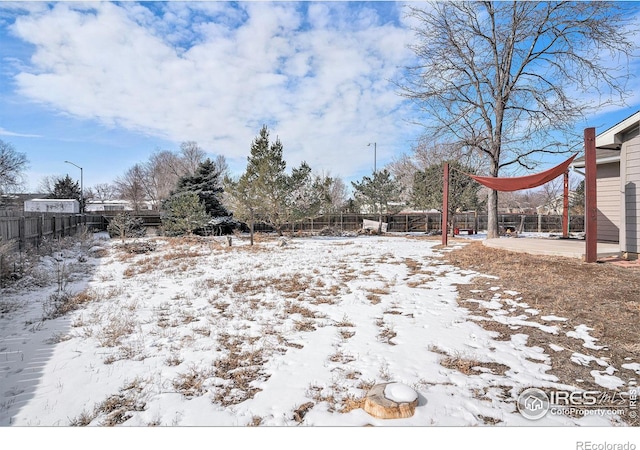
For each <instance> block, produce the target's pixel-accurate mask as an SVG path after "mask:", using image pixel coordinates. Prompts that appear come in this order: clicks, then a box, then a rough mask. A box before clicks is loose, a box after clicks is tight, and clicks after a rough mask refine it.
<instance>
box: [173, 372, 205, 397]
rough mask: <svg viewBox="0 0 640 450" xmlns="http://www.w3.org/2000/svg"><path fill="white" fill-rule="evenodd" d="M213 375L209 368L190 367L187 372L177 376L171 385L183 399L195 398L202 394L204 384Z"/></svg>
mask: <svg viewBox="0 0 640 450" xmlns="http://www.w3.org/2000/svg"><path fill="white" fill-rule="evenodd" d="M213 373H214V371H213V370H212V369H211V368H210V367H207V368H200V367H196V366H193V365H192V366H191V367H189V370H187V372H185V373H181V374H178V376H177V377H176V378H175V379H174V380H173V382H172V384H173V387H174V389H175V390H176V391H177V392H179V393H181V394H182V395H184V396H185V397H187V398H191V397H197V396H200V395H202V394H203V393H204V390H205V389H204V383H205V381H206V380H207V379H209V378H210V377H211V376H213Z"/></svg>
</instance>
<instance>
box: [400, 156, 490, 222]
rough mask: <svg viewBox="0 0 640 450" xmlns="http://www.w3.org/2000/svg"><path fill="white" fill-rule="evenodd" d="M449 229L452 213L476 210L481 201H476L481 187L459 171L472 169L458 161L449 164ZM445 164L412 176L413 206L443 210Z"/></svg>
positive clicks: (479, 207) (436, 165) (435, 165)
mask: <svg viewBox="0 0 640 450" xmlns="http://www.w3.org/2000/svg"><path fill="white" fill-rule="evenodd" d="M449 168H450V170H449V224H448V225H449V226H450V227H451V229H452V230H453V224H454V222H453V221H454V217H455V216H454V214H455V213H456V212H458V211H469V210H478V209H481V208H483V207H484V202H482V201H480V200H479V198H478V191H479V190H480V187H481V186H480V184H478V183H477V182H476V181H474V180H473V179H472V178H470V177H468V176H467V175H465V174H464V173H462V172H466V173H470V174H475V170H474V169H473V168H471V167H466V166H463V165H462V164H460V163H459V162H457V161H449ZM443 170H444V162H441V163H439V164H434V165H431V166H429V167H428V168H427V169H426V170H424V171H422V170H419V171H417V172H416V173H415V175H414V183H413V192H412V194H411V204H412V206H414V207H416V208H420V209H437V210H441V209H442V192H443V181H444V180H443Z"/></svg>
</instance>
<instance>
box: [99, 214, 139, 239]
mask: <svg viewBox="0 0 640 450" xmlns="http://www.w3.org/2000/svg"><path fill="white" fill-rule="evenodd" d="M107 232H108V233H109V236H111V237H112V238H114V237H119V238H120V239H122V240H124V239H125V238H130V237H133V238H136V237H142V236H144V235H145V234H146V232H147V230H146V229H145V227H144V222H143V221H142V219H140V218H137V217H132V216H131V215H130V214H129V213H122V214H118V215H117V216H115V217H113V218H112V219H111V220H110V221H109V225H107Z"/></svg>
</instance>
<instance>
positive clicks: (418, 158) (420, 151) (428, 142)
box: [387, 136, 482, 203]
mask: <svg viewBox="0 0 640 450" xmlns="http://www.w3.org/2000/svg"><path fill="white" fill-rule="evenodd" d="M445 161H457V162H458V163H460V165H461V166H464V167H468V168H471V169H472V170H473V171H474V173H478V172H479V171H480V170H481V168H482V160H481V159H480V158H478V157H477V155H475V154H474V153H470V152H467V151H466V149H464V148H462V147H461V146H460V145H456V144H450V143H442V142H434V141H433V140H432V139H430V138H429V137H427V136H424V137H422V138H421V139H420V140H419V141H418V143H417V144H416V145H415V146H413V147H412V149H411V154H410V155H407V154H406V153H405V154H402V155H400V157H398V158H395V159H394V160H393V161H392V162H391V163H389V164H388V165H387V169H388V170H389V171H390V172H391V174H392V175H393V176H394V178H395V179H396V181H397V182H398V183H400V185H401V186H402V189H403V191H402V196H401V200H402V201H404V202H406V203H410V202H411V198H412V197H413V192H414V183H415V175H416V173H417V172H426V171H427V169H429V168H430V167H433V166H437V165H439V164H441V163H443V162H445ZM441 178H442V176H441V177H440V179H441ZM435 181H436V182H439V181H440V180H435Z"/></svg>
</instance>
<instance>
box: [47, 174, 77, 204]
mask: <svg viewBox="0 0 640 450" xmlns="http://www.w3.org/2000/svg"><path fill="white" fill-rule="evenodd" d="M81 196H82V193H81V191H80V184H79V183H78V182H77V181H73V179H71V177H70V176H69V175H67V176H65V177H64V178H58V179H57V180H56V182H55V184H54V185H53V192H51V194H50V195H49V198H60V199H62V198H72V199H74V200H78V201H81Z"/></svg>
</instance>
